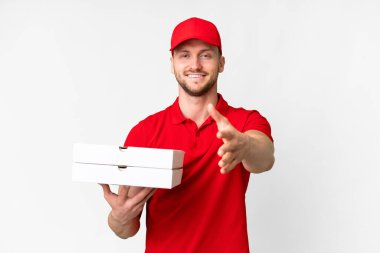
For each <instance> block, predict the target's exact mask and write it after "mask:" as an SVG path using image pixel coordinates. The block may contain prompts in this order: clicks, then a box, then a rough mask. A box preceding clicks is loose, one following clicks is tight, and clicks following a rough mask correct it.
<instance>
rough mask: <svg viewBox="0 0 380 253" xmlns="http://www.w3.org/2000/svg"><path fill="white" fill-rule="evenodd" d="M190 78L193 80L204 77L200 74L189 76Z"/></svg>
mask: <svg viewBox="0 0 380 253" xmlns="http://www.w3.org/2000/svg"><path fill="white" fill-rule="evenodd" d="M189 77H191V78H199V77H202V75H200V74H189Z"/></svg>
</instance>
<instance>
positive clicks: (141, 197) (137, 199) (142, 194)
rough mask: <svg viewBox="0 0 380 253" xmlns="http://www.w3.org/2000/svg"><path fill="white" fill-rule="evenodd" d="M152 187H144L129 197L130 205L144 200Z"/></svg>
mask: <svg viewBox="0 0 380 253" xmlns="http://www.w3.org/2000/svg"><path fill="white" fill-rule="evenodd" d="M153 190H154V189H152V188H144V189H143V190H142V191H140V192H139V193H137V194H136V195H135V196H133V197H131V198H129V199H130V202H129V203H130V205H132V206H135V205H138V204H139V203H140V202H143V203H145V202H144V200H145V199H146V197H147V196H148V195H149V194H150V193H151V192H152V191H153Z"/></svg>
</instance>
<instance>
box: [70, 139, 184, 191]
mask: <svg viewBox="0 0 380 253" xmlns="http://www.w3.org/2000/svg"><path fill="white" fill-rule="evenodd" d="M73 151H74V152H73V166H72V180H73V181H81V182H96V183H105V184H117V185H133V186H144V187H153V188H173V187H175V186H177V185H179V184H180V183H181V179H182V166H183V158H184V152H183V151H180V150H170V149H153V148H138V147H127V148H126V147H118V146H109V145H91V144H74V150H73Z"/></svg>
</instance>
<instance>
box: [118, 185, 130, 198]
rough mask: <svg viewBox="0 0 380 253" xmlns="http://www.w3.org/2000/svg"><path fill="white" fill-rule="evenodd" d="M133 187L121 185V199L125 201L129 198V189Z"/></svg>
mask: <svg viewBox="0 0 380 253" xmlns="http://www.w3.org/2000/svg"><path fill="white" fill-rule="evenodd" d="M130 188H131V187H130V186H128V185H119V190H118V191H117V193H118V195H119V197H120V198H121V199H123V200H126V199H127V198H128V193H129V189H130Z"/></svg>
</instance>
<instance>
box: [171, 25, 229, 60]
mask: <svg viewBox="0 0 380 253" xmlns="http://www.w3.org/2000/svg"><path fill="white" fill-rule="evenodd" d="M190 39H198V40H202V41H204V42H206V43H208V44H211V45H214V46H217V47H218V48H219V51H220V54H222V42H221V41H220V35H219V32H218V29H217V28H216V26H215V25H214V24H213V23H211V22H210V21H207V20H204V19H200V18H189V19H187V20H185V21H182V22H181V23H179V24H178V25H177V26H176V27H175V28H174V30H173V34H172V39H171V48H170V51H172V52H173V50H174V48H176V47H177V46H178V45H179V44H181V43H182V42H184V41H185V40H190Z"/></svg>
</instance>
